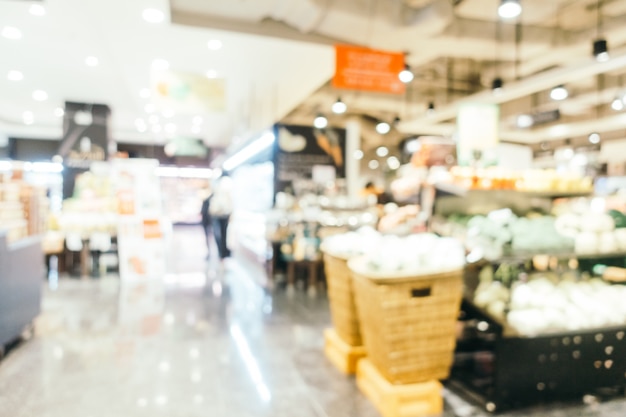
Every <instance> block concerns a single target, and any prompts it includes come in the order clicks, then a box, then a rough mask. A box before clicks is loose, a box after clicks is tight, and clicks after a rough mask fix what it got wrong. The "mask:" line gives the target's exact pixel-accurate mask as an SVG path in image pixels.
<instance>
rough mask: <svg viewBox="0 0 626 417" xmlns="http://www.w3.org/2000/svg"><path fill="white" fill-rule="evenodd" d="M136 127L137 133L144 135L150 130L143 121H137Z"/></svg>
mask: <svg viewBox="0 0 626 417" xmlns="http://www.w3.org/2000/svg"><path fill="white" fill-rule="evenodd" d="M135 127H136V128H137V132H139V133H144V132H146V131H147V130H148V125H147V124H146V122H145V121H144V120H142V119H137V120H136V122H135Z"/></svg>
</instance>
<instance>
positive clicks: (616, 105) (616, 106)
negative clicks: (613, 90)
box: [611, 97, 624, 111]
mask: <svg viewBox="0 0 626 417" xmlns="http://www.w3.org/2000/svg"><path fill="white" fill-rule="evenodd" d="M611 108H612V109H613V110H615V111H621V110H624V102H623V101H622V99H621V98H619V97H615V99H613V102H612V103H611Z"/></svg>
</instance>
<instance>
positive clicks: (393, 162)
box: [387, 156, 400, 170]
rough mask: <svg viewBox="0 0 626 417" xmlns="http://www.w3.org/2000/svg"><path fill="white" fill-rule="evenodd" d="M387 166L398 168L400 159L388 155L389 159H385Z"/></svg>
mask: <svg viewBox="0 0 626 417" xmlns="http://www.w3.org/2000/svg"><path fill="white" fill-rule="evenodd" d="M387 166H388V167H389V169H393V170H395V169H398V168H400V160H399V159H398V158H396V157H395V156H390V157H389V159H387Z"/></svg>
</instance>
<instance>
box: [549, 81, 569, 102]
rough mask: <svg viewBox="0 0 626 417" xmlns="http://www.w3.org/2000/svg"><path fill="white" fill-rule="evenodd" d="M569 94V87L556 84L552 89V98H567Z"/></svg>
mask: <svg viewBox="0 0 626 417" xmlns="http://www.w3.org/2000/svg"><path fill="white" fill-rule="evenodd" d="M568 96H569V92H568V91H567V89H566V88H565V87H564V86H562V85H559V86H556V87H554V88H553V89H552V91H550V98H551V99H552V100H565V99H566V98H567V97H568Z"/></svg>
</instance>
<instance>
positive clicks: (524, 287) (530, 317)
mask: <svg viewBox="0 0 626 417" xmlns="http://www.w3.org/2000/svg"><path fill="white" fill-rule="evenodd" d="M555 282H556V283H555ZM624 299H626V286H621V285H610V284H608V283H606V282H605V281H602V280H601V279H591V280H587V281H575V280H568V279H563V280H560V281H559V280H553V279H550V277H549V276H548V275H538V276H536V277H535V278H534V279H531V280H530V281H529V282H527V283H523V282H517V283H515V284H514V285H513V287H512V289H511V290H510V289H508V288H507V287H506V286H505V285H503V284H502V283H501V282H499V281H491V282H482V283H481V284H480V285H479V286H478V288H477V290H476V292H475V296H474V303H475V304H476V305H477V306H478V307H481V308H483V309H485V310H486V311H487V312H488V313H489V314H491V315H492V316H493V317H494V318H495V319H497V320H500V321H501V322H503V323H506V324H507V325H508V326H509V327H510V328H511V329H513V330H514V331H515V332H516V333H518V334H520V335H524V336H534V335H540V334H545V333H552V332H560V331H575V330H581V329H594V328H601V327H607V326H620V325H624V324H626V303H624Z"/></svg>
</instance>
